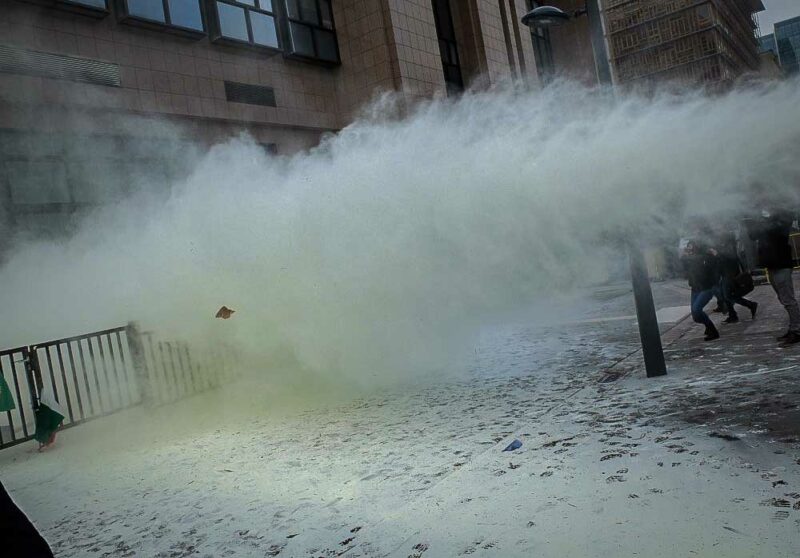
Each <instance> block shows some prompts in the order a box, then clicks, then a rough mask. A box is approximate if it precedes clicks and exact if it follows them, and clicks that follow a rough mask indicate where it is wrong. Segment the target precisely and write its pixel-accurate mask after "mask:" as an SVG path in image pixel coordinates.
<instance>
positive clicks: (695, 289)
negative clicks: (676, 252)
mask: <svg viewBox="0 0 800 558" xmlns="http://www.w3.org/2000/svg"><path fill="white" fill-rule="evenodd" d="M684 266H685V269H686V276H687V278H688V280H689V286H690V287H691V288H692V299H691V300H692V319H693V320H694V321H695V323H698V324H703V325H704V326H705V327H706V332H705V340H706V341H714V340H715V339H719V331H718V330H717V327H716V326H715V325H714V322H713V321H711V318H709V317H708V314H706V313H705V307H706V305H707V304H708V303H709V302H710V301H711V299H712V298H714V293H715V291H716V290H717V289H718V288H719V280H720V275H719V266H718V262H717V253H716V251H715V250H713V249H712V248H710V247H708V246H706V245H705V244H702V243H700V242H698V241H690V242H689V243H688V244H687V245H686V250H685V255H684Z"/></svg>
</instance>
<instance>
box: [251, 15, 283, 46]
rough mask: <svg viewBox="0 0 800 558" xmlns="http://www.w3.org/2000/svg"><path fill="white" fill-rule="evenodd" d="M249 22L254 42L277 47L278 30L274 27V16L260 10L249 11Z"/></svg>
mask: <svg viewBox="0 0 800 558" xmlns="http://www.w3.org/2000/svg"><path fill="white" fill-rule="evenodd" d="M250 24H251V25H252V26H253V42H254V43H257V44H259V45H264V46H269V47H275V48H278V32H277V31H276V29H275V18H272V17H270V16H268V15H265V14H262V13H261V12H250Z"/></svg>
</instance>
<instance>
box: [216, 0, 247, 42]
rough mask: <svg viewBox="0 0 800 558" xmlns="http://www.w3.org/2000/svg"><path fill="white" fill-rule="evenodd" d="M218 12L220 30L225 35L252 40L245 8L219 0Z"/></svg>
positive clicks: (242, 39)
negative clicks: (248, 30)
mask: <svg viewBox="0 0 800 558" xmlns="http://www.w3.org/2000/svg"><path fill="white" fill-rule="evenodd" d="M217 14H219V31H220V33H221V34H222V36H223V37H228V38H229V39H237V40H239V41H249V40H250V37H249V35H248V34H247V20H246V19H245V11H244V8H239V7H238V6H231V5H230V4H226V3H225V2H217Z"/></svg>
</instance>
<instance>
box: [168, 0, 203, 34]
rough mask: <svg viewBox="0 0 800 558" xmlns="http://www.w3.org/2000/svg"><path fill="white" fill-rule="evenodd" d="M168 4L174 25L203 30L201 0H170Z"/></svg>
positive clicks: (171, 21)
mask: <svg viewBox="0 0 800 558" xmlns="http://www.w3.org/2000/svg"><path fill="white" fill-rule="evenodd" d="M167 5H168V6H169V17H170V23H172V25H177V26H178V27H186V28H187V29H196V30H197V31H202V30H203V16H202V15H201V13H200V0H168V2H167Z"/></svg>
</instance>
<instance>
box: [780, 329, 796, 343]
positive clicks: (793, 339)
mask: <svg viewBox="0 0 800 558" xmlns="http://www.w3.org/2000/svg"><path fill="white" fill-rule="evenodd" d="M795 343H800V333H795V332H794V331H790V332H789V334H788V335H787V336H786V338H785V339H784V340H783V343H781V345H783V346H786V345H794V344H795Z"/></svg>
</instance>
